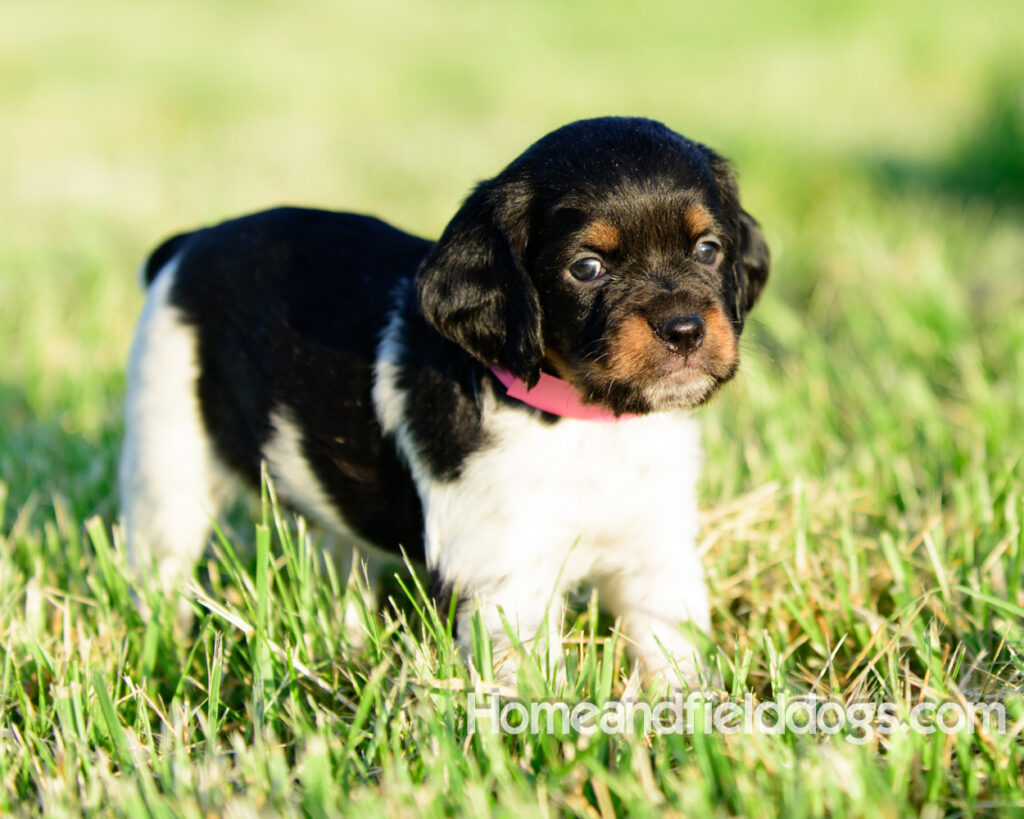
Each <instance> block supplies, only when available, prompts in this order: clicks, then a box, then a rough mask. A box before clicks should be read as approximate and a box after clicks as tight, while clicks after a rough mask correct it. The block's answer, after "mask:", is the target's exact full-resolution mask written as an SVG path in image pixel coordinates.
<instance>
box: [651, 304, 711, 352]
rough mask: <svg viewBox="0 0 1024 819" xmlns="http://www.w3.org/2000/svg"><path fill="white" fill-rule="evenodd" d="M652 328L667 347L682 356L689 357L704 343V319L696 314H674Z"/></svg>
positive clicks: (652, 324)
mask: <svg viewBox="0 0 1024 819" xmlns="http://www.w3.org/2000/svg"><path fill="white" fill-rule="evenodd" d="M651 326H652V327H653V328H654V334H655V335H656V336H657V337H658V338H660V339H661V340H662V342H664V344H665V346H666V347H668V348H669V349H670V350H672V351H673V352H675V353H679V354H680V355H688V354H690V353H692V352H694V351H695V350H697V349H698V348H699V347H700V345H701V344H703V343H704V319H702V318H701V317H700V316H698V315H697V314H696V313H673V314H672V315H670V316H665V317H664V318H660V319H658V320H657V321H654V322H652V323H651Z"/></svg>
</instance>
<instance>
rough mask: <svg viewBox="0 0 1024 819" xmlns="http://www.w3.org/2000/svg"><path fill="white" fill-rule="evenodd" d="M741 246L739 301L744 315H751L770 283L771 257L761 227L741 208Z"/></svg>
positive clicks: (739, 255) (739, 256) (737, 262)
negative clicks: (762, 292)
mask: <svg viewBox="0 0 1024 819" xmlns="http://www.w3.org/2000/svg"><path fill="white" fill-rule="evenodd" d="M739 223H740V246H739V252H738V254H737V260H736V264H737V266H738V267H739V270H738V271H737V274H738V276H737V278H739V282H737V283H738V284H739V285H740V286H739V288H738V294H737V299H738V300H739V301H740V303H741V304H742V305H743V313H744V315H745V314H747V313H749V312H750V310H751V309H752V308H753V306H754V305H755V304H756V303H757V300H758V298H760V296H761V291H762V290H764V285H765V282H767V281H768V270H769V268H770V267H771V255H770V254H769V252H768V243H767V242H765V240H764V236H763V235H762V233H761V226H760V225H759V224H758V223H757V220H756V219H754V217H753V216H751V215H750V214H749V213H747V212H746V211H745V210H743V209H742V208H740V219H739Z"/></svg>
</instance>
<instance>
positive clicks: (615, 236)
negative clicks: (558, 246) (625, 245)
mask: <svg viewBox="0 0 1024 819" xmlns="http://www.w3.org/2000/svg"><path fill="white" fill-rule="evenodd" d="M580 238H581V239H582V241H583V244H585V245H587V246H588V247H592V248H593V249H594V250H596V251H598V252H600V253H614V252H615V251H616V250H618V249H619V241H620V240H621V238H622V237H621V234H620V233H619V229H618V228H617V227H615V225H613V224H612V223H611V222H608V221H606V220H604V219H599V220H598V221H596V222H592V223H591V224H589V225H588V226H587V228H586V230H584V231H583V235H582V236H581V237H580Z"/></svg>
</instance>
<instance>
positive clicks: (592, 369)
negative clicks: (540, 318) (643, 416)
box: [549, 307, 739, 414]
mask: <svg viewBox="0 0 1024 819" xmlns="http://www.w3.org/2000/svg"><path fill="white" fill-rule="evenodd" d="M738 352H739V342H738V337H737V333H736V331H735V330H734V328H733V325H732V323H731V322H730V321H729V319H728V318H726V316H725V315H724V313H723V312H722V311H721V309H720V308H718V307H710V308H708V309H707V310H704V311H702V312H701V313H673V314H669V315H666V316H658V317H655V318H654V319H650V318H647V317H644V316H640V315H631V316H628V317H626V318H625V319H623V320H622V321H620V322H619V323H618V324H617V325H615V326H613V327H611V328H609V331H608V332H607V333H606V334H605V336H604V338H602V340H601V343H600V344H599V345H598V348H597V353H596V354H593V355H591V356H588V357H585V358H581V359H580V360H578V361H570V360H567V359H566V357H561V356H553V357H549V358H551V359H552V361H553V365H554V369H555V370H556V372H558V374H559V375H561V377H562V378H565V379H566V380H568V381H569V382H570V383H572V384H573V385H574V386H575V387H576V388H577V390H578V391H579V392H580V393H581V395H582V396H583V399H584V401H585V402H587V403H593V404H599V405H602V406H606V407H608V408H609V409H611V410H612V411H613V412H615V413H618V414H625V413H648V412H658V411H662V410H671V409H692V408H694V407H697V406H700V405H701V404H703V403H705V402H706V401H708V399H710V398H711V396H712V395H714V393H715V392H716V391H717V389H718V388H719V387H720V386H721V385H722V384H724V383H725V382H726V381H728V380H729V379H730V378H732V376H733V375H734V374H735V372H736V368H737V366H738V362H739V355H738Z"/></svg>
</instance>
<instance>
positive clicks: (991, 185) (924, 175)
mask: <svg viewBox="0 0 1024 819" xmlns="http://www.w3.org/2000/svg"><path fill="white" fill-rule="evenodd" d="M874 169H875V170H876V171H877V172H878V174H879V176H880V177H881V178H882V180H883V181H884V182H885V183H887V184H888V185H889V186H890V187H892V188H895V189H896V190H900V191H911V192H914V191H916V192H924V193H931V194H939V195H943V196H951V197H958V198H965V199H971V200H983V201H986V202H988V203H990V204H992V205H995V206H1006V205H1011V206H1016V207H1024V71H1015V72H1007V73H1004V74H1002V75H1000V76H999V77H998V78H996V79H994V80H993V81H992V82H991V83H990V84H989V88H988V91H987V93H986V95H985V99H984V103H983V105H982V107H981V109H980V112H979V114H978V116H977V118H976V119H975V121H974V122H973V123H971V124H969V125H968V126H967V127H965V128H964V129H963V130H962V132H961V137H960V139H959V141H958V143H957V145H956V147H955V149H954V150H953V151H951V152H950V154H949V156H947V157H946V158H945V159H944V160H942V161H940V162H937V163H934V164H930V165H925V164H916V163H911V162H908V161H906V160H902V159H898V158H892V157H887V158H881V159H879V160H877V161H876V162H875V163H874Z"/></svg>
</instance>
